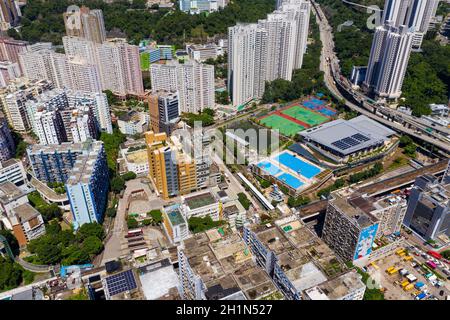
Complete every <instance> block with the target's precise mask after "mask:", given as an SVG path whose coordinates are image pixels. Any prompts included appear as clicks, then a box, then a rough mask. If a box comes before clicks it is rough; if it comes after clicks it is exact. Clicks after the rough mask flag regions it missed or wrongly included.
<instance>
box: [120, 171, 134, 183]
mask: <svg viewBox="0 0 450 320" xmlns="http://www.w3.org/2000/svg"><path fill="white" fill-rule="evenodd" d="M136 177H137V175H136V173H134V172H132V171H130V172H127V173H125V174H123V175H122V179H123V180H125V181H128V180H133V179H136Z"/></svg>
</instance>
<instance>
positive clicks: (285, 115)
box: [274, 111, 311, 129]
mask: <svg viewBox="0 0 450 320" xmlns="http://www.w3.org/2000/svg"><path fill="white" fill-rule="evenodd" d="M274 114H276V115H277V116H280V117H282V118H285V119H287V120H289V121H292V122H294V123H296V124H299V125H301V126H302V127H304V128H305V129H308V128H311V125H310V124H307V123H306V122H303V121H300V120H298V119H295V118H294V117H291V116H288V115H287V114H284V113H282V112H281V111H275V112H274Z"/></svg>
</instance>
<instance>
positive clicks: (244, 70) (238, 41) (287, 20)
mask: <svg viewBox="0 0 450 320" xmlns="http://www.w3.org/2000/svg"><path fill="white" fill-rule="evenodd" d="M310 10H311V3H310V2H309V1H303V0H286V1H279V2H278V3H277V9H276V10H275V11H274V12H272V13H270V14H268V15H267V18H266V19H262V20H259V21H258V22H257V23H249V24H238V25H236V26H234V27H230V28H229V29H228V91H229V92H230V95H231V100H232V103H233V105H234V106H240V105H243V104H246V103H248V102H249V101H251V100H253V99H259V98H261V97H262V95H263V93H264V86H265V82H266V81H273V80H276V79H285V80H291V78H292V73H293V71H294V70H295V69H300V68H301V67H302V63H303V55H304V54H305V51H306V47H307V41H306V40H307V37H308V30H309V15H310Z"/></svg>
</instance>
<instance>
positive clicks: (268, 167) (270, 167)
mask: <svg viewBox="0 0 450 320" xmlns="http://www.w3.org/2000/svg"><path fill="white" fill-rule="evenodd" d="M258 168H261V169H263V170H264V171H265V172H267V173H268V174H270V175H271V176H275V175H276V174H278V173H280V172H281V169H280V168H278V167H277V166H276V165H274V164H272V163H270V162H269V161H261V162H260V163H258Z"/></svg>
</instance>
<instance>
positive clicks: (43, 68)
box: [19, 48, 103, 92]
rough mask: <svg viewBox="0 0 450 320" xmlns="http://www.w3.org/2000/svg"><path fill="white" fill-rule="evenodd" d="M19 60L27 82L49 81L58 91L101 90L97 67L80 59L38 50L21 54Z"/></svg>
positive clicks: (47, 50) (48, 50)
mask: <svg viewBox="0 0 450 320" xmlns="http://www.w3.org/2000/svg"><path fill="white" fill-rule="evenodd" d="M19 60H20V65H21V68H22V70H23V73H24V75H25V76H26V77H27V78H28V79H29V80H43V79H45V80H49V81H51V82H52V83H53V85H54V86H55V87H56V88H60V89H64V88H67V89H72V90H81V91H89V92H101V91H102V90H103V87H102V82H101V77H100V72H99V70H98V67H97V66H96V65H94V64H91V63H89V62H88V61H87V60H86V59H83V58H81V57H75V56H68V55H65V54H61V53H56V52H54V51H52V50H50V49H40V48H38V49H37V50H29V51H28V52H24V53H21V54H20V55H19Z"/></svg>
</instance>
